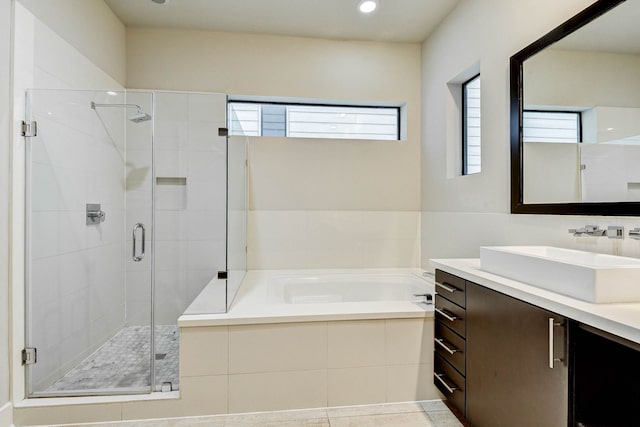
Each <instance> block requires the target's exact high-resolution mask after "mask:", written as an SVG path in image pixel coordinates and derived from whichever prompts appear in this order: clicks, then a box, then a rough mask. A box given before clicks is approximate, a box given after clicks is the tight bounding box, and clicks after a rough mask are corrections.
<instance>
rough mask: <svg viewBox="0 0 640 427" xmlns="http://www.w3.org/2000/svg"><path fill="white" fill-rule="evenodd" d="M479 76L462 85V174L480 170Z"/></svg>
mask: <svg viewBox="0 0 640 427" xmlns="http://www.w3.org/2000/svg"><path fill="white" fill-rule="evenodd" d="M480 163H481V133H480V74H478V75H476V76H475V77H472V78H471V79H469V80H467V81H466V82H464V83H463V84H462V165H463V166H462V174H463V175H471V174H474V173H478V172H480V170H481V164H480Z"/></svg>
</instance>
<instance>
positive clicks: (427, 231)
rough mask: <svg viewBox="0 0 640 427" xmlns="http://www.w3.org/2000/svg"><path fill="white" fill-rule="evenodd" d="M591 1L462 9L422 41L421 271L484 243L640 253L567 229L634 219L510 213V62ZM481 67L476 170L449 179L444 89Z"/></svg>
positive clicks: (473, 253) (500, 0) (631, 244)
mask: <svg viewBox="0 0 640 427" xmlns="http://www.w3.org/2000/svg"><path fill="white" fill-rule="evenodd" d="M590 3H592V2H591V1H589V0H571V1H565V2H555V1H552V0H543V1H541V2H536V4H535V7H534V6H533V5H532V4H531V2H526V1H523V0H521V1H509V0H491V1H483V2H471V1H468V2H461V3H460V4H459V6H458V7H457V8H456V9H455V10H454V11H453V13H452V14H451V15H449V16H448V17H447V19H446V20H445V22H444V23H443V24H442V25H441V26H440V27H439V28H438V30H436V31H435V32H434V33H433V34H432V35H431V36H430V37H429V39H428V40H426V41H425V42H424V43H423V46H422V68H423V69H422V101H423V104H422V108H423V115H422V178H421V181H422V211H423V214H422V222H421V224H422V244H421V247H422V253H421V259H422V266H423V267H428V259H429V258H434V257H435V258H439V257H477V256H478V255H479V250H478V247H479V246H480V245H489V244H555V245H559V246H564V247H574V248H581V249H586V250H594V251H597V252H605V253H622V254H626V255H630V256H640V243H638V242H637V241H631V240H629V239H626V240H624V241H622V242H620V241H618V242H614V241H612V240H609V239H600V240H597V239H595V238H585V239H577V238H575V237H573V236H571V235H569V234H568V232H567V229H568V228H575V227H576V226H584V225H585V224H587V223H589V224H592V223H594V224H600V225H601V226H606V225H613V224H621V225H625V226H626V227H632V226H638V222H640V220H639V219H638V218H616V217H606V218H605V217H595V218H594V217H566V216H561V217H558V216H546V215H545V216H542V215H510V214H509V212H510V199H509V197H510V187H509V182H510V170H509V167H510V163H509V58H510V56H512V55H513V54H514V53H516V52H517V51H519V50H520V49H522V48H523V47H525V46H527V45H528V44H529V43H531V42H532V41H533V40H535V39H537V38H539V37H540V36H542V35H544V34H546V33H547V32H548V31H550V30H551V29H553V28H555V27H556V26H557V25H559V24H560V23H562V22H564V21H565V20H566V19H568V18H569V17H571V16H572V15H574V14H575V13H576V12H578V11H580V10H582V9H583V8H584V7H586V6H588V5H589V4H590ZM478 16H482V17H483V19H478V18H477V17H478ZM454 52H455V54H453V53H454ZM478 61H479V62H480V69H481V76H482V77H481V78H482V91H483V99H482V133H483V135H482V144H483V147H482V173H480V174H476V175H472V176H464V177H461V176H456V177H452V178H447V174H446V166H445V165H446V163H447V160H448V159H447V146H446V144H445V142H444V141H447V133H446V132H447V128H446V123H447V120H450V117H448V116H447V114H446V111H445V105H446V104H447V99H448V96H449V95H448V92H447V90H446V82H447V81H449V80H450V79H452V78H453V77H455V76H456V75H458V74H459V73H460V72H461V70H465V69H466V68H468V67H469V66H471V65H473V64H475V63H476V62H478Z"/></svg>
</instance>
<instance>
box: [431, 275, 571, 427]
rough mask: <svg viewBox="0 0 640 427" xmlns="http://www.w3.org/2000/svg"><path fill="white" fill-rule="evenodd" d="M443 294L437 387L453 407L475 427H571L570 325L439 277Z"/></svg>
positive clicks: (462, 282) (437, 323)
mask: <svg viewBox="0 0 640 427" xmlns="http://www.w3.org/2000/svg"><path fill="white" fill-rule="evenodd" d="M452 289H454V290H453V292H451V290H452ZM436 292H437V294H436V315H435V317H436V321H435V334H434V336H435V340H436V342H435V344H434V349H435V357H434V384H435V385H436V386H437V387H438V388H439V389H440V390H441V391H442V393H443V394H444V395H445V396H446V398H447V401H448V403H449V405H450V406H453V407H454V408H455V409H457V411H458V412H459V414H460V415H461V416H462V418H465V419H466V420H467V421H468V422H469V423H470V424H471V425H472V426H478V427H500V426H504V427H512V426H536V427H539V426H547V427H554V426H566V425H567V423H568V420H569V418H568V417H569V414H568V408H569V405H568V400H569V393H568V390H569V370H568V360H567V354H568V350H567V348H568V346H567V328H568V321H567V319H565V318H563V317H561V316H557V315H556V314H554V313H551V312H549V311H547V310H543V309H541V308H539V307H536V306H533V305H531V304H528V303H526V302H523V301H520V300H517V299H514V298H511V297H509V296H506V295H504V294H501V293H499V292H496V291H493V290H490V289H488V288H485V287H483V286H480V285H477V284H475V283H472V282H469V281H465V280H464V279H462V278H459V277H456V276H453V275H451V274H449V273H446V272H444V271H440V270H437V271H436ZM452 295H454V296H452ZM452 319H453V320H452ZM443 344H444V345H443Z"/></svg>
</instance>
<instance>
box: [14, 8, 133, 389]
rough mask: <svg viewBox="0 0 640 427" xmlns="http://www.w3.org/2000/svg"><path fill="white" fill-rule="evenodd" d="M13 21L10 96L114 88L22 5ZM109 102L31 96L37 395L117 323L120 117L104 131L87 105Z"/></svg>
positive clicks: (107, 117)
mask: <svg viewBox="0 0 640 427" xmlns="http://www.w3.org/2000/svg"><path fill="white" fill-rule="evenodd" d="M15 14H16V34H15V51H16V52H17V55H16V59H15V64H14V65H15V70H16V71H15V76H16V77H15V81H14V86H15V89H16V93H19V92H18V91H20V90H22V89H26V88H43V87H45V88H55V89H74V88H96V89H103V88H111V89H113V88H119V87H120V85H119V84H118V83H117V82H115V81H114V80H113V79H111V78H110V77H109V76H107V75H106V74H105V73H104V72H102V71H101V70H100V69H98V68H97V67H96V66H95V65H93V64H92V63H90V62H89V61H88V60H87V59H86V58H85V57H83V56H82V55H81V54H79V53H78V52H77V51H76V50H75V49H74V48H73V47H71V46H70V45H69V44H68V43H66V42H65V41H64V40H62V39H61V38H60V37H59V36H57V35H56V34H55V33H54V32H53V31H51V30H50V29H49V28H48V27H47V26H45V25H44V24H42V22H40V21H39V20H38V19H36V18H35V17H34V16H33V15H32V14H31V13H30V12H29V11H27V10H26V9H24V8H23V7H21V6H20V5H19V4H16V5H15ZM18 53H19V54H18ZM106 98H107V96H106V95H104V92H103V93H102V95H101V96H99V95H98V93H97V92H72V93H68V92H67V93H66V94H65V95H64V96H60V95H59V94H53V93H51V94H50V96H49V95H44V94H43V93H42V92H41V93H40V94H39V95H38V96H36V97H34V98H33V101H34V104H33V105H34V108H35V110H34V113H36V116H37V117H36V118H37V119H38V120H39V125H40V133H39V136H38V137H37V138H33V139H31V140H30V142H29V143H30V144H32V145H31V148H32V150H33V160H34V163H33V183H32V184H33V191H34V194H33V200H34V202H33V204H32V212H33V215H32V216H31V230H32V235H33V239H34V240H33V244H32V245H31V257H32V259H33V262H32V264H31V265H30V271H31V273H32V274H31V280H32V281H33V284H34V286H35V288H34V290H35V291H34V292H31V294H30V296H31V297H32V299H31V301H30V304H31V305H30V307H31V313H32V319H31V321H30V324H29V328H30V329H29V336H30V344H31V343H33V344H34V345H36V346H38V364H37V365H35V368H34V369H33V380H34V381H33V382H34V384H35V386H36V389H38V388H39V387H40V386H41V385H42V386H44V385H46V384H47V382H49V381H50V380H51V379H55V377H56V375H57V372H59V371H63V370H64V369H65V368H66V367H67V366H69V365H72V364H73V363H75V362H76V361H77V360H80V359H82V357H84V356H85V355H86V354H87V353H88V352H90V351H91V349H93V348H96V347H97V346H99V345H100V344H102V342H104V340H105V339H106V338H108V337H110V336H111V335H112V334H113V333H115V331H117V330H119V329H120V327H121V326H122V324H123V323H124V307H123V306H122V302H121V301H122V300H123V295H124V266H123V264H122V257H121V254H122V250H123V245H124V241H123V236H122V233H121V231H122V227H123V224H124V199H123V198H122V197H118V194H120V195H121V196H122V194H123V182H122V172H121V171H122V166H123V158H122V144H123V138H122V133H123V125H122V119H123V116H122V112H120V114H117V113H116V112H115V111H108V112H107V111H105V112H104V114H103V115H102V118H103V121H104V125H103V123H101V122H100V120H99V119H98V116H97V115H96V112H95V111H93V110H91V109H90V107H89V103H90V101H91V100H95V101H96V102H107V101H109V102H118V101H116V100H115V99H117V98H118V97H117V96H116V97H108V98H110V99H109V100H107V99H106ZM120 99H121V98H120ZM15 114H16V117H18V118H19V117H20V116H21V115H23V114H24V98H22V99H17V100H16V109H15ZM107 127H108V128H110V136H108V135H107V132H106V130H105V129H106V128H107ZM24 149H25V143H24V139H22V138H17V139H16V146H15V148H14V153H13V156H14V158H15V159H17V160H16V161H17V163H14V179H15V182H14V185H15V186H20V185H22V184H21V183H23V179H24V178H23V177H24V174H23V173H21V171H23V167H24V166H23V165H24V160H22V159H24V157H23V155H24V151H23V150H24ZM85 203H103V208H104V210H105V211H107V215H108V219H109V220H108V221H107V222H105V223H103V224H102V225H100V226H93V227H89V226H87V225H86V224H85V218H84V216H85ZM14 205H15V206H23V205H21V204H19V203H17V204H16V202H15V201H14ZM15 214H16V212H14V215H15ZM19 215H23V214H19ZM98 260H100V263H98V262H97V261H98ZM14 268H15V266H14Z"/></svg>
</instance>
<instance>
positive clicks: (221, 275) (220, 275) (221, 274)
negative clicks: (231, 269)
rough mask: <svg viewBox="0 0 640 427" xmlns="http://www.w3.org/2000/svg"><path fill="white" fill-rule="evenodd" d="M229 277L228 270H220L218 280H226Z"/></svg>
mask: <svg viewBox="0 0 640 427" xmlns="http://www.w3.org/2000/svg"><path fill="white" fill-rule="evenodd" d="M226 278H227V272H226V271H218V280H224V279H226Z"/></svg>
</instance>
